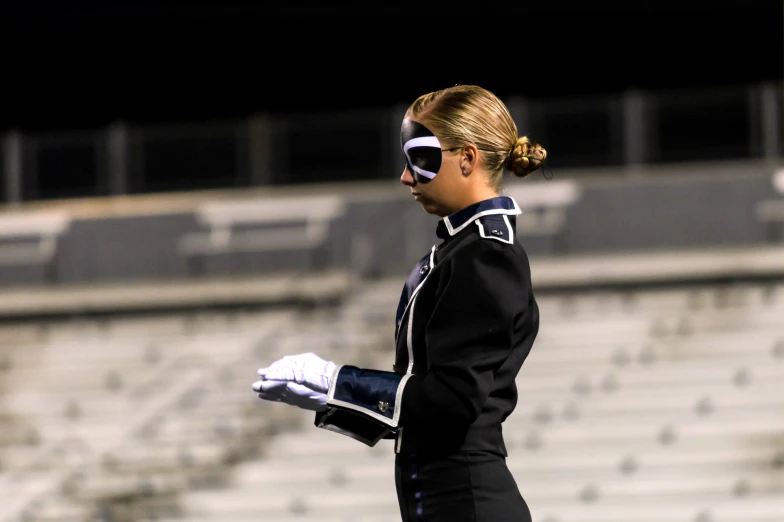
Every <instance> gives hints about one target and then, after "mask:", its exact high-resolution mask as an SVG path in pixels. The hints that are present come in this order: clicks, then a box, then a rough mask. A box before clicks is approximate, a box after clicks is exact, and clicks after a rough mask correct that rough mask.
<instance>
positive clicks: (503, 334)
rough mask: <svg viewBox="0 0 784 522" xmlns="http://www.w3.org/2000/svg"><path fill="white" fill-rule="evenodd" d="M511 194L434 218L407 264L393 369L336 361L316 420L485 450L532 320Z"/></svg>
mask: <svg viewBox="0 0 784 522" xmlns="http://www.w3.org/2000/svg"><path fill="white" fill-rule="evenodd" d="M518 214H520V209H519V207H518V205H517V203H516V202H515V201H514V200H513V199H512V198H509V197H506V196H499V197H494V198H491V199H487V200H484V201H481V202H478V203H475V204H473V205H470V206H468V207H466V208H464V209H462V210H460V211H458V212H455V213H454V214H452V215H450V216H447V217H445V218H443V219H441V220H440V221H439V222H438V226H437V228H436V234H437V236H438V237H439V238H440V239H442V240H443V242H442V243H440V244H438V245H435V246H434V247H433V248H432V249H431V251H430V252H428V253H427V254H426V255H425V256H424V257H422V259H421V260H420V261H419V262H418V263H417V264H416V266H415V267H414V269H413V270H412V271H411V275H410V276H409V277H408V280H407V281H406V284H405V286H404V288H403V293H402V295H401V297H400V304H399V306H398V311H397V318H396V325H395V327H396V328H395V344H396V347H397V351H396V357H395V364H394V366H393V371H391V372H387V371H380V370H371V369H362V368H357V367H355V366H349V365H342V366H338V367H337V369H336V371H335V375H334V376H333V379H332V384H331V386H330V389H329V391H328V394H327V405H328V406H329V409H328V410H327V411H325V412H319V413H317V414H316V419H315V424H316V426H318V427H320V428H324V429H328V430H331V431H335V432H338V433H341V434H343V435H347V436H349V437H352V438H355V439H357V440H359V441H362V442H364V443H365V444H367V445H369V446H374V445H375V444H376V443H377V442H378V441H379V440H381V439H382V438H388V439H392V438H394V439H396V442H395V452H396V453H409V452H427V453H442V452H443V453H450V452H454V451H457V450H490V451H497V452H500V453H502V454H503V455H506V447H505V446H504V440H503V436H502V433H501V423H502V422H503V421H504V420H505V419H506V417H508V416H509V414H510V413H511V412H512V411H513V410H514V408H515V405H516V404H517V389H516V387H515V378H516V377H517V374H518V372H519V371H520V368H521V366H522V365H523V361H525V358H526V357H527V356H528V353H529V352H530V350H531V346H532V345H533V342H534V339H535V338H536V335H537V332H538V330H539V309H538V307H537V304H536V300H535V299H534V295H533V291H532V288H531V274H530V268H529V262H528V258H527V256H526V253H525V251H524V250H523V248H522V247H521V246H520V245H519V243H518V242H517V241H516V240H515V222H516V216H517V215H518Z"/></svg>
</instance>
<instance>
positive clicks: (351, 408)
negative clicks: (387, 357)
mask: <svg viewBox="0 0 784 522" xmlns="http://www.w3.org/2000/svg"><path fill="white" fill-rule="evenodd" d="M410 377H411V375H410V374H408V375H400V374H396V373H392V372H382V371H378V370H363V369H360V368H357V367H355V366H338V367H336V368H335V373H334V375H333V377H332V383H331V385H330V388H329V390H328V392H327V405H328V406H329V409H328V410H327V411H324V412H319V413H317V414H316V419H315V423H314V424H315V425H316V427H318V428H323V429H325V430H329V431H334V432H335V433H340V434H341V435H345V436H347V437H351V438H352V439H355V440H358V441H360V442H363V443H364V444H367V445H368V446H374V445H375V444H376V443H377V442H378V441H379V440H381V439H391V438H395V437H394V433H395V432H396V431H397V429H398V422H399V419H400V405H401V403H402V399H401V398H402V396H403V388H404V387H405V385H406V382H407V381H408V379H409V378H410Z"/></svg>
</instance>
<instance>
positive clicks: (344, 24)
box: [0, 0, 784, 200]
mask: <svg viewBox="0 0 784 522" xmlns="http://www.w3.org/2000/svg"><path fill="white" fill-rule="evenodd" d="M782 5H784V2H779V1H776V2H772V1H754V2H746V3H745V4H739V3H728V2H706V1H692V2H688V1H681V2H674V1H672V0H662V1H658V2H648V1H637V2H620V1H616V2H608V1H604V2H574V1H565V0H554V1H549V2H515V3H493V2H485V1H483V2H473V3H460V2H453V3H418V4H415V3H411V4H404V3H395V4H392V3H381V2H377V3H367V2H353V3H352V2H343V3H321V4H316V3H302V2H282V3H274V2H253V3H251V2H237V1H228V0H227V1H224V2H217V1H213V2H205V1H201V2H190V3H187V4H186V3H173V2H168V3H167V2H158V3H153V2H144V1H139V2H120V1H114V2H86V1H81V2H75V1H70V2H40V1H38V2H36V1H31V2H25V3H22V2H5V3H3V6H2V7H0V46H1V47H0V48H2V49H3V53H2V65H1V67H2V69H0V70H2V75H0V85H1V87H0V94H1V95H2V99H3V105H2V111H0V134H2V133H4V132H5V131H8V130H17V131H20V132H21V133H22V134H23V135H24V136H25V139H26V140H27V141H25V143H26V144H27V145H25V151H26V152H25V153H24V154H25V158H32V159H31V161H27V163H25V166H24V169H25V170H24V173H23V185H24V186H23V187H22V191H21V194H20V196H19V197H20V198H21V199H22V200H34V199H42V198H43V199H45V198H60V197H74V196H101V195H107V194H110V193H112V192H111V190H110V188H109V187H108V185H107V183H108V181H107V179H108V178H107V175H106V161H105V147H104V148H101V147H103V145H96V143H102V142H101V140H102V139H103V138H95V137H94V136H101V135H103V136H105V129H106V128H107V126H109V125H110V124H112V123H113V122H116V121H124V122H126V123H127V124H128V125H130V126H131V127H132V128H137V129H139V128H146V126H148V125H150V124H158V123H160V124H171V123H173V124H177V123H186V124H188V123H194V124H195V123H202V124H203V123H205V122H212V121H221V120H222V121H231V120H234V121H240V120H241V119H242V118H245V117H247V116H249V115H252V114H254V113H267V114H271V115H273V116H274V117H277V118H279V119H280V118H282V119H284V120H286V118H287V116H288V115H296V114H297V113H301V114H308V113H314V112H319V111H325V112H329V111H335V110H337V111H344V110H350V109H365V108H368V109H370V108H386V107H390V106H392V105H393V104H398V103H402V104H408V103H410V102H411V101H413V100H414V99H415V98H416V97H417V96H419V95H420V94H423V93H425V92H429V91H433V90H436V89H440V88H443V87H447V86H449V85H454V84H458V83H461V84H469V83H473V84H478V85H481V86H483V87H486V88H488V89H490V90H492V91H493V92H495V93H496V94H497V95H499V96H500V97H502V98H506V97H508V96H512V95H516V96H521V97H523V98H525V99H527V100H529V101H534V102H543V103H545V102H546V103H551V102H552V101H553V100H555V101H558V100H559V98H568V97H575V98H580V97H584V96H586V95H593V94H597V95H601V94H609V95H612V94H615V93H621V92H623V91H626V90H628V89H632V88H634V89H639V90H643V91H645V90H647V91H661V90H667V89H683V88H688V87H695V88H696V87H717V86H727V87H732V86H743V85H750V84H759V83H760V82H764V81H776V82H780V81H781V80H782V78H784V74H782V69H783V68H784V33H783V31H782V27H784V10H783V9H782ZM737 92H739V93H740V94H739V95H734V96H735V97H734V98H733V99H732V100H730V102H728V103H729V105H728V104H725V105H721V106H719V105H710V104H708V105H706V106H705V107H703V108H699V107H695V108H693V109H694V110H693V114H694V115H693V116H689V117H688V118H685V119H684V117H683V112H682V111H683V107H682V106H679V105H677V104H674V105H672V106H671V107H669V108H667V107H664V108H661V110H660V112H659V133H660V140H659V141H660V143H659V146H660V147H659V148H660V153H659V156H657V157H652V158H651V159H652V160H654V161H670V160H672V161H679V160H684V159H689V157H687V156H685V154H691V155H692V156H694V157H698V158H702V159H710V157H708V156H705V154H706V153H710V154H713V155H714V156H715V157H714V156H711V157H714V159H722V158H726V157H746V156H748V155H749V154H753V151H751V150H749V148H748V146H747V145H746V144H747V143H748V142H749V140H748V139H747V136H748V133H749V132H750V131H749V130H748V127H749V125H748V121H747V120H748V111H749V109H748V107H747V98H746V96H745V94H744V93H743V91H742V90H738V91H737ZM660 97H662V98H664V99H669V97H668V95H666V94H664V95H662V96H660ZM561 112H564V111H561ZM290 120H291V119H290V118H289V120H286V121H290ZM322 120H323V121H320V122H318V124H317V125H314V124H310V123H308V124H306V125H304V126H302V125H301V126H300V127H298V129H297V130H295V131H287V130H285V125H283V126H275V127H274V128H273V132H274V133H275V134H276V135H279V136H285V137H284V138H282V139H284V140H288V141H287V142H286V143H288V142H290V143H296V144H303V145H302V146H299V145H298V146H297V147H296V148H292V147H287V146H286V145H285V143H284V145H283V147H275V148H274V150H273V156H275V159H274V161H273V166H272V170H273V174H272V175H271V177H270V178H269V179H267V181H265V182H264V183H272V184H290V183H310V182H319V181H334V180H355V179H358V178H367V179H378V178H383V179H390V177H395V176H396V175H397V174H396V173H395V172H393V170H394V166H393V165H392V162H390V161H389V160H388V158H385V157H382V154H379V152H378V146H379V144H380V143H388V142H389V137H388V136H384V135H381V134H379V133H380V132H382V131H381V130H380V129H379V126H378V125H371V126H365V127H362V128H360V127H357V128H355V129H348V130H345V132H344V134H341V131H340V130H338V129H337V128H336V125H334V120H329V119H324V118H322ZM330 121H332V123H330ZM612 125H613V124H612V122H611V121H610V120H609V119H607V114H606V113H602V112H596V113H594V114H593V115H590V114H588V113H585V112H582V113H580V114H577V113H575V114H572V113H570V112H569V111H566V113H564V114H561V116H560V119H555V120H554V119H550V120H547V121H545V122H541V121H540V122H535V123H534V124H533V127H534V128H535V129H536V132H539V133H542V134H544V138H545V139H546V142H547V144H548V146H550V147H552V148H551V150H552V151H561V152H560V153H559V154H553V155H552V159H551V166H552V167H554V168H557V167H560V166H570V165H575V166H585V165H590V164H595V165H611V164H618V163H619V162H620V161H622V158H621V157H619V155H618V151H617V150H616V149H617V147H616V146H615V145H613V143H615V142H617V141H618V140H617V137H613V132H616V131H614V130H613V128H614V127H612ZM82 131H84V132H82ZM80 132H82V134H79V133H80ZM548 132H549V134H548ZM64 133H65V135H66V137H67V138H68V140H66V141H67V145H65V143H66V142H65V141H62V140H60V139H59V137H62V136H63V134H64ZM41 135H50V136H55V139H50V140H48V141H47V140H44V139H42V138H40V136H41ZM37 136H39V137H37ZM58 136H59V137H58ZM79 136H83V137H82V138H79ZM134 136H137V138H136V139H135V140H136V141H135V142H136V143H137V145H135V146H136V147H137V148H136V149H134V151H136V152H132V153H130V154H129V157H130V164H129V165H128V174H127V176H128V180H127V187H126V189H125V190H127V191H128V192H130V193H139V192H153V191H163V190H191V189H200V188H219V187H245V186H249V185H251V184H253V183H254V182H253V181H252V180H251V179H250V174H249V172H250V171H249V169H248V168H247V165H246V164H242V163H241V162H239V163H238V161H239V160H238V159H237V158H238V157H239V156H238V154H237V147H238V145H237V143H240V142H241V140H240V142H238V141H237V138H236V136H235V135H234V134H232V131H228V133H227V134H225V135H223V137H221V138H219V137H216V136H211V137H209V138H206V137H201V138H200V137H198V136H194V137H193V138H192V139H187V140H186V139H185V138H184V137H183V136H182V135H181V134H178V135H177V136H176V139H175V137H174V135H168V134H166V135H164V138H165V139H162V140H156V139H154V137H153V136H152V135H150V134H149V133H146V134H145V132H141V133H136V134H134ZM393 139H394V138H393ZM79 140H81V141H79ZM613 140H615V141H613ZM347 141H348V142H351V143H355V144H362V145H361V146H355V147H353V148H351V149H346V148H345V147H344V146H343V144H344V143H346V142H347ZM31 143H32V144H33V145H30V144H31ZM305 144H306V145H305ZM138 147H141V148H143V150H144V152H143V153H139V152H138V151H139V150H142V149H140V148H138ZM684 149H688V150H687V152H684ZM568 154H571V159H570V157H568ZM570 162H571V163H570ZM1 168H2V167H0V169H1ZM0 196H2V197H3V198H5V199H7V196H6V195H4V193H3V190H2V189H0Z"/></svg>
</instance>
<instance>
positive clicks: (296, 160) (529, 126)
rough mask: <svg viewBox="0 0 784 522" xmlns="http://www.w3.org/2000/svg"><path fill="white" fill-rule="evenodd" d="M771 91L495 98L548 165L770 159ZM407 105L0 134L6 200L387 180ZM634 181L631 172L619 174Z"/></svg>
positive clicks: (397, 168)
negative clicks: (538, 145)
mask: <svg viewBox="0 0 784 522" xmlns="http://www.w3.org/2000/svg"><path fill="white" fill-rule="evenodd" d="M782 92H783V90H782V84H781V83H765V84H755V85H737V86H732V87H722V88H718V87H717V88H712V89H700V90H680V91H628V92H625V93H622V94H617V95H606V96H594V97H582V98H573V99H544V100H530V99H525V98H522V97H511V98H509V99H506V100H504V101H505V102H506V103H507V105H508V106H509V108H510V111H511V112H512V114H513V117H514V118H515V121H516V123H517V125H518V129H519V132H520V134H521V135H528V136H530V137H532V138H533V139H535V140H536V141H539V142H541V143H542V144H543V145H544V146H545V147H546V148H547V150H548V152H549V157H548V167H549V168H554V169H555V168H568V169H581V168H583V167H587V169H586V170H585V172H586V173H590V172H593V171H595V170H596V169H599V170H603V169H605V168H609V167H618V166H626V167H634V166H636V165H645V164H648V165H650V164H654V163H667V162H684V161H685V162H688V161H705V160H724V159H727V160H733V159H769V160H771V161H777V160H778V158H779V157H780V155H781V153H782V150H783V149H784V143H783V142H784V124H783V122H784V117H782V107H783V106H784V103H782V100H783V94H782ZM404 111H405V106H394V107H383V108H376V109H367V110H352V111H341V112H334V111H333V112H326V113H310V114H297V115H294V114H292V115H289V116H279V115H271V114H257V115H253V116H251V117H249V118H245V119H236V120H229V121H208V122H204V123H201V124H182V123H180V124H167V125H131V124H128V123H125V122H122V121H118V122H115V123H113V124H112V125H110V126H108V127H107V128H102V129H93V130H87V131H85V130H79V131H73V132H69V131H62V132H49V133H23V132H20V131H18V130H11V131H9V132H7V133H5V134H4V135H3V136H2V145H3V147H2V162H0V173H1V174H2V178H3V183H2V184H1V185H0V200H2V201H4V202H6V203H17V202H23V201H34V200H41V199H52V198H63V197H90V196H107V195H123V194H138V193H153V192H160V191H189V190H194V189H216V188H242V187H259V186H269V185H297V184H302V183H314V182H332V181H349V180H376V179H390V180H392V179H395V178H396V177H397V176H398V175H399V173H400V172H401V171H402V169H403V161H402V156H401V154H400V150H399V140H398V129H399V125H400V120H401V118H402V115H403V113H404ZM627 171H628V172H631V173H633V172H634V169H633V168H632V169H627Z"/></svg>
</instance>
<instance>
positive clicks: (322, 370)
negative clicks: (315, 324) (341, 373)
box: [258, 353, 337, 393]
mask: <svg viewBox="0 0 784 522" xmlns="http://www.w3.org/2000/svg"><path fill="white" fill-rule="evenodd" d="M336 367H337V365H336V364H335V363H333V362H332V361H325V360H324V359H322V358H321V357H319V356H318V355H316V354H315V353H303V354H299V355H287V356H285V357H283V358H282V359H280V360H277V361H275V362H274V363H272V364H271V365H270V366H268V367H267V368H260V369H259V372H258V373H259V375H260V376H261V380H262V381H290V382H294V383H297V384H303V385H305V386H307V387H308V388H310V389H311V390H314V391H317V392H321V393H327V390H329V386H330V384H331V383H332V377H333V374H334V373H335V368H336Z"/></svg>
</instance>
